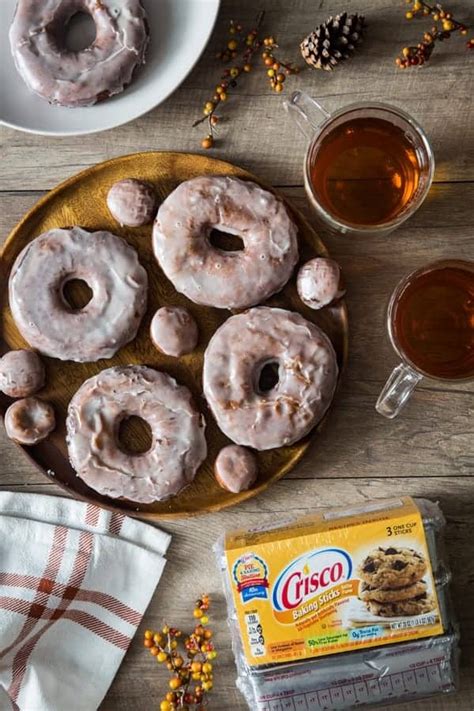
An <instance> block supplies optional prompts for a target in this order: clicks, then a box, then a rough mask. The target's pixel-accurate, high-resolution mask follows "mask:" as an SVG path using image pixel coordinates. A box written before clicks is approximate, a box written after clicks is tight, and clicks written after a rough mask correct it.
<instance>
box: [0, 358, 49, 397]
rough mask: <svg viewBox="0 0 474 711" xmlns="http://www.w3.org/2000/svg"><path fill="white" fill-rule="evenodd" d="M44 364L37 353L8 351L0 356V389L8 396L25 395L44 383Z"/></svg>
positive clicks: (38, 388)
mask: <svg viewBox="0 0 474 711" xmlns="http://www.w3.org/2000/svg"><path fill="white" fill-rule="evenodd" d="M44 380H45V372H44V365H43V363H42V362H41V359H40V357H39V355H38V354H37V353H35V352H34V351H29V350H26V349H21V350H18V351H8V353H5V355H4V356H3V357H2V358H0V391H1V392H3V393H5V395H8V397H27V396H28V395H33V394H34V393H36V392H38V390H41V388H42V387H43V385H44Z"/></svg>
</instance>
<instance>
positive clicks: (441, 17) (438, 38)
mask: <svg viewBox="0 0 474 711" xmlns="http://www.w3.org/2000/svg"><path fill="white" fill-rule="evenodd" d="M407 3H410V4H411V7H410V9H409V10H407V12H406V13H405V17H406V19H407V20H413V18H414V17H417V16H431V17H432V18H433V20H434V21H435V22H438V23H440V24H439V25H435V26H434V27H432V29H431V31H430V32H425V33H424V34H423V39H422V41H421V42H419V43H418V44H417V45H415V46H411V47H404V48H403V50H402V53H401V56H400V57H397V59H396V60H395V62H396V64H397V65H398V66H399V67H400V69H406V68H407V67H415V66H421V65H422V64H425V63H426V62H427V61H428V60H429V58H430V57H431V54H432V53H433V50H434V48H435V42H442V41H443V40H446V39H449V38H450V37H451V34H452V33H453V32H460V34H461V35H466V34H467V31H468V27H467V25H465V24H463V23H462V22H458V21H457V20H455V19H454V17H453V15H452V13H451V12H448V11H446V10H444V9H443V7H442V6H441V5H440V4H436V5H429V4H428V3H427V2H425V0H414V1H413V0H407ZM470 41H471V40H469V41H468V42H467V46H468V47H469V43H470Z"/></svg>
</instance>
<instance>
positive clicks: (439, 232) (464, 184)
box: [0, 0, 474, 711]
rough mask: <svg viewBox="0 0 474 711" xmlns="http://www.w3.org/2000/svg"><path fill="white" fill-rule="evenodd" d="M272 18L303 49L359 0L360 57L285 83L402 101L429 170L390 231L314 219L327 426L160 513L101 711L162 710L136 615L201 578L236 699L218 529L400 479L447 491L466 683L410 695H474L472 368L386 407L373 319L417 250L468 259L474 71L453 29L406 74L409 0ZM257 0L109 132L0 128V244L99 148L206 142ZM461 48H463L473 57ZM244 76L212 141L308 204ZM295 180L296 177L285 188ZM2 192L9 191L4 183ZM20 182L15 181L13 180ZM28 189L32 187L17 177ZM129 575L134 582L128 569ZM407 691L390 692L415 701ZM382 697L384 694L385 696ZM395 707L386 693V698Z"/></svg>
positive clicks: (439, 495) (254, 85) (373, 494)
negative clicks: (323, 248) (355, 236)
mask: <svg viewBox="0 0 474 711" xmlns="http://www.w3.org/2000/svg"><path fill="white" fill-rule="evenodd" d="M260 7H263V8H265V9H266V11H267V16H266V27H268V30H269V32H271V33H273V34H275V35H277V37H278V39H279V40H280V43H281V45H282V50H281V54H282V56H285V57H287V58H288V59H292V58H296V56H297V44H298V42H299V40H300V39H301V38H302V36H303V35H304V34H306V32H307V31H309V29H311V28H313V27H315V26H316V25H317V24H318V23H319V22H321V21H323V20H324V19H326V17H327V16H328V15H329V14H335V13H336V12H338V11H342V10H346V9H347V10H349V11H352V12H361V13H364V14H365V15H366V17H367V20H368V22H369V30H368V33H367V39H366V42H365V44H364V46H363V48H361V50H360V52H358V54H357V55H356V56H355V57H354V59H353V60H351V61H350V62H348V63H346V65H345V66H344V67H341V68H340V69H339V70H338V71H336V72H334V73H332V74H323V73H320V72H313V73H312V74H311V73H308V72H303V73H302V74H301V75H300V76H299V77H296V78H292V79H291V80H290V81H289V82H288V85H287V87H288V90H292V89H296V88H301V89H304V90H306V91H308V92H309V93H310V94H311V95H313V96H317V97H319V98H320V99H321V101H322V102H323V103H324V104H325V105H326V106H327V107H328V108H329V109H330V110H333V109H335V108H337V107H339V106H341V105H343V104H345V103H350V102H353V101H360V100H364V101H371V100H385V101H389V102H392V103H394V104H396V105H398V106H401V107H402V108H404V109H405V110H407V111H408V112H410V113H412V114H413V116H414V117H415V118H417V119H418V120H419V121H420V123H421V124H422V125H423V126H424V127H425V129H426V131H427V133H428V135H429V137H430V139H431V140H432V143H433V146H434V149H435V154H436V159H437V170H436V175H435V181H436V184H435V185H434V186H433V189H432V191H431V192H430V196H429V198H428V200H427V201H426V203H425V205H424V206H423V207H422V208H421V210H420V211H419V212H418V213H417V214H416V216H415V217H414V218H413V219H411V220H410V221H409V222H408V223H407V224H406V225H404V226H403V227H402V228H401V229H400V230H398V231H397V232H396V233H395V234H394V235H392V236H390V237H389V238H383V239H379V238H374V239H371V240H370V241H369V240H367V241H365V242H361V241H360V240H347V239H344V238H340V237H339V238H334V237H331V236H329V235H324V239H325V241H326V243H327V245H328V248H329V249H330V251H331V253H332V254H333V256H335V258H337V259H338V261H339V262H340V263H341V265H342V267H343V269H344V273H345V275H346V279H347V282H348V305H349V311H350V323H351V346H350V363H349V367H348V370H347V372H346V374H345V376H344V380H343V384H342V387H341V390H340V392H339V394H338V400H337V403H336V407H335V408H334V410H333V412H332V414H331V416H330V418H329V420H328V423H327V426H326V428H325V430H324V432H323V433H322V434H321V436H320V437H319V438H318V440H317V441H316V442H315V444H314V446H313V448H312V449H311V450H310V452H309V454H308V456H307V457H306V458H305V460H303V462H302V464H301V465H300V466H299V467H297V468H296V469H295V470H294V472H292V473H291V474H290V475H289V476H287V477H286V478H285V479H284V480H282V481H280V482H278V483H277V484H276V485H274V486H273V487H272V488H271V489H270V490H269V491H267V492H266V493H264V494H263V495H261V496H259V497H258V498H256V499H253V500H251V501H248V502H246V503H245V504H243V505H241V506H239V507H238V508H234V509H229V510H226V511H223V512H221V513H219V514H212V515H209V516H206V517H197V518H194V519H187V520H185V521H184V520H183V521H180V522H174V523H170V524H167V525H166V526H164V528H166V529H167V530H169V531H170V532H171V533H172V534H173V543H172V547H171V549H170V553H169V563H168V566H167V569H166V573H165V576H164V578H163V580H162V581H161V584H160V586H159V589H158V591H157V593H156V595H155V596H154V599H153V601H152V603H151V605H150V608H149V611H148V613H147V615H146V618H145V621H144V624H143V626H142V629H141V630H140V634H138V635H137V638H136V639H135V640H134V642H133V644H132V648H131V650H130V651H129V653H128V654H127V657H126V659H125V661H124V664H123V665H122V667H121V669H120V671H119V673H118V675H117V678H116V680H115V682H114V684H113V686H112V688H111V690H110V692H109V694H108V695H107V698H106V700H105V701H104V703H103V704H102V707H101V711H112V710H113V711H142V710H143V711H145V709H149V708H156V707H157V705H158V701H159V699H160V698H161V693H160V689H162V688H163V686H162V684H161V683H160V680H161V682H162V681H163V676H162V675H161V674H160V673H159V672H158V670H157V665H156V664H153V662H152V660H150V658H149V657H148V655H147V654H146V653H145V652H144V651H143V649H142V647H141V642H140V640H141V633H142V631H143V629H144V628H145V626H158V625H159V624H160V623H161V622H162V621H163V620H164V619H165V618H166V619H167V620H169V621H172V622H173V624H177V625H180V626H183V627H187V626H188V615H189V612H190V609H191V606H192V602H193V598H194V597H195V595H196V594H198V593H200V592H201V589H202V588H206V589H208V590H209V591H210V592H211V593H212V594H213V596H214V597H215V599H216V604H215V608H214V609H215V620H216V621H215V624H214V628H215V630H216V641H217V643H218V645H219V647H220V650H221V651H220V655H219V664H218V676H217V678H216V692H215V695H214V697H213V701H212V703H211V707H210V708H211V709H214V708H215V709H219V708H229V709H232V711H244V709H245V708H246V706H245V704H244V703H243V701H242V699H241V697H240V694H239V693H238V692H237V690H236V689H235V686H234V679H235V668H234V664H233V659H232V655H231V652H230V640H229V634H228V630H227V625H226V623H225V620H226V613H225V608H224V604H223V598H222V594H221V585H220V580H219V578H218V576H217V572H216V567H215V563H214V559H213V555H212V552H211V544H212V543H213V542H214V541H215V540H216V538H217V536H218V535H219V534H220V533H221V532H222V531H223V530H224V529H225V528H231V527H237V526H249V525H255V524H257V523H262V522H264V521H274V520H275V519H276V518H278V517H279V516H281V517H284V516H286V515H288V514H290V515H293V514H294V515H299V514H302V513H305V512H307V511H310V510H314V509H317V508H320V507H323V506H331V505H340V504H341V503H345V502H356V503H357V502H362V501H365V500H368V499H371V498H380V497H385V496H390V495H393V494H394V493H396V492H403V493H407V494H411V495H415V496H421V495H423V496H427V497H429V498H432V499H437V500H440V502H441V504H442V506H443V509H444V511H445V513H446V515H447V519H448V531H447V548H448V555H449V558H450V562H451V565H452V569H453V575H454V584H453V592H454V600H455V607H456V609H457V613H458V615H459V618H460V622H461V634H462V647H463V657H462V674H461V689H462V690H461V692H460V693H459V694H458V695H457V696H455V697H448V698H437V699H430V700H429V701H428V702H421V703H420V704H418V706H415V708H420V709H429V710H430V711H445V710H448V709H449V710H450V709H454V708H457V709H459V711H471V710H472V709H473V708H474V677H473V674H472V669H473V668H474V613H473V608H472V594H471V592H470V591H471V587H472V584H473V583H474V562H473V561H474V556H473V543H472V535H471V528H472V521H473V520H474V509H473V506H474V503H473V502H474V497H473V491H474V437H473V436H472V435H473V426H472V422H473V412H474V400H473V384H471V385H459V386H456V387H453V388H449V387H446V386H445V385H444V384H440V383H435V382H428V381H427V382H426V383H424V385H423V386H422V387H421V388H419V390H418V392H417V394H416V396H415V398H414V400H413V401H412V402H411V403H410V405H409V406H408V408H407V409H406V411H405V412H404V414H403V416H402V417H401V418H400V419H399V420H397V421H396V422H386V421H385V420H383V419H382V418H381V417H379V416H377V415H376V413H375V411H374V409H373V404H374V401H375V398H376V396H377V393H378V391H379V390H380V387H381V385H382V383H383V381H384V379H385V377H386V376H387V374H388V372H389V370H390V367H391V366H392V365H394V364H395V362H396V358H395V356H394V354H393V353H392V351H391V349H390V347H389V344H388V342H387V340H386V339H385V338H383V337H382V334H383V314H384V309H385V303H386V300H387V298H388V294H389V293H390V291H391V289H392V287H393V286H394V285H395V284H396V282H397V281H398V279H399V278H400V277H402V276H403V275H404V274H405V273H407V272H409V271H411V270H412V269H414V268H416V267H418V266H421V265H422V264H424V263H426V262H427V261H432V260H434V259H437V258H442V257H447V256H458V257H467V258H472V205H473V204H474V111H473V108H474V73H473V72H472V58H470V57H469V55H468V53H467V52H465V51H463V48H462V44H463V42H462V40H461V39H459V38H453V39H451V40H450V41H449V42H448V43H445V44H444V45H443V46H442V47H441V48H440V49H438V50H437V51H436V53H435V55H434V57H433V59H432V61H431V63H430V64H429V65H428V66H427V67H425V68H424V69H422V70H420V71H413V72H412V71H408V72H400V71H399V70H397V69H396V68H395V67H394V65H393V58H394V56H395V55H396V53H397V50H398V49H399V48H400V47H402V46H403V45H405V44H409V43H412V42H413V41H417V40H418V37H419V36H420V33H421V31H422V28H423V27H424V23H423V22H413V23H407V22H406V21H405V20H404V18H403V15H404V10H405V8H404V3H403V2H402V0H400V2H395V3H393V2H387V0H331V2H329V0H319V2H318V3H313V2H308V0H293V2H292V3H291V10H290V9H289V4H288V3H287V2H286V1H285V0H261V2H259V3H258V8H260ZM256 10H257V6H256V5H255V4H253V3H246V4H244V3H241V2H240V0H223V3H222V10H221V15H220V18H219V21H218V24H217V26H216V31H215V32H214V36H213V38H212V40H211V43H210V45H209V48H208V50H207V51H206V52H205V54H204V55H203V57H202V59H201V61H200V62H199V65H198V66H197V67H196V69H195V70H194V71H193V72H192V73H191V75H190V76H189V78H188V80H187V81H186V82H185V83H184V85H183V86H182V87H181V88H180V89H178V90H177V91H176V92H175V94H174V95H173V97H172V98H171V99H170V100H169V101H168V102H166V103H165V104H164V105H163V106H161V107H159V108H157V109H156V110H154V111H153V112H151V113H150V114H149V115H147V116H145V117H143V118H142V119H139V120H138V121H135V122H134V123H132V124H130V125H128V126H124V127H122V128H120V129H117V130H115V131H109V132H107V133H104V134H100V135H96V136H86V137H79V138H67V139H61V140H57V139H50V138H42V137H37V136H30V135H26V134H21V133H17V132H14V131H11V130H9V129H5V128H4V127H0V152H1V155H2V171H1V175H0V243H1V242H2V241H3V239H4V238H5V237H6V235H7V233H8V232H9V230H10V229H11V228H12V226H13V225H14V224H15V223H16V222H17V221H18V220H19V219H20V217H21V216H22V215H23V213H24V212H25V211H26V210H27V209H29V207H31V205H32V204H33V203H34V202H35V201H36V200H37V199H38V197H39V196H40V194H41V193H40V192H38V191H41V190H45V189H49V188H51V187H53V186H54V185H55V184H56V183H57V182H59V181H60V180H62V179H64V178H66V177H68V176H70V175H72V174H73V173H75V172H77V171H78V170H81V169H83V168H86V167H88V166H89V165H92V164H94V163H96V162H98V161H100V160H104V159H107V158H111V157H114V156H117V155H121V154H124V153H131V152H134V151H139V150H160V149H161V150H167V149H180V150H191V151H199V150H200V149H199V139H200V136H201V134H202V133H203V131H202V129H195V130H192V129H191V128H190V125H191V123H192V121H193V120H194V118H196V117H197V116H198V115H199V113H200V110H201V105H202V103H203V101H204V100H206V99H207V98H208V96H209V93H210V91H211V89H212V87H213V85H214V84H215V83H216V79H217V76H218V71H219V70H218V66H217V64H216V61H215V59H214V54H215V51H216V49H217V48H220V47H221V46H222V44H223V42H224V41H225V28H226V24H227V22H228V21H229V19H230V18H235V19H239V20H242V21H243V22H244V23H245V24H246V25H247V23H251V22H252V21H253V17H254V15H255V13H256ZM456 16H457V17H459V19H464V20H471V22H472V21H473V20H474V16H473V8H472V2H471V0H456ZM470 61H471V64H469V62H470ZM247 79H248V80H247V81H246V82H245V83H239V86H238V88H237V89H236V90H235V92H234V96H232V97H231V98H230V99H229V101H228V103H227V104H226V109H225V112H226V113H228V116H229V120H228V121H223V122H222V128H221V131H220V136H221V137H222V139H223V140H222V142H221V144H220V146H219V147H218V149H217V150H216V151H215V156H216V157H221V158H224V159H227V160H230V161H232V162H234V163H237V164H241V165H242V166H243V167H246V168H248V169H250V170H252V171H254V172H255V173H256V174H257V175H259V176H260V177H261V178H262V179H263V180H266V181H268V182H270V183H272V184H274V185H280V186H287V187H286V189H285V194H286V195H287V196H288V197H290V198H291V200H292V201H293V202H294V204H295V205H296V206H297V207H299V208H300V209H302V210H303V211H304V212H305V213H306V215H307V216H308V217H310V218H311V213H310V211H309V209H308V206H307V203H306V200H305V197H304V192H303V190H302V188H301V187H300V186H301V183H302V158H303V153H304V145H305V141H304V139H303V137H301V136H299V134H298V133H297V131H296V129H295V128H294V127H293V125H292V124H291V123H290V121H289V119H288V118H287V117H286V115H285V113H284V112H283V109H282V106H281V102H282V97H281V96H278V95H275V94H271V93H269V91H268V90H267V86H266V84H265V82H264V80H263V79H262V77H261V76H258V75H257V73H256V72H254V73H253V74H251V75H250V76H249V77H248V78H247ZM292 186H294V187H292ZM1 191H4V192H3V193H2V192H1ZM14 191H21V192H14ZM25 191H33V192H25ZM2 488H17V489H19V490H22V491H41V492H43V493H46V492H48V493H52V494H53V493H54V494H62V493H63V492H62V490H60V489H59V487H56V486H54V485H52V484H50V483H48V482H47V481H46V479H44V478H43V476H42V475H41V474H40V473H39V472H38V471H36V469H35V468H34V467H33V466H32V465H31V464H30V463H29V462H28V460H27V459H26V458H25V457H23V456H22V455H21V453H20V452H18V450H16V448H14V447H13V446H12V445H11V443H10V442H8V441H7V440H6V438H5V435H4V433H3V430H2V431H1V432H0V489H2ZM137 584H139V583H138V581H137ZM411 707H412V704H406V705H402V706H399V707H398V708H400V709H402V711H408V709H409V708H411ZM379 708H380V707H379ZM386 708H387V710H388V707H386Z"/></svg>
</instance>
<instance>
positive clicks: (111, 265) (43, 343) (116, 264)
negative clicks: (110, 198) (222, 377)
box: [9, 227, 148, 363]
mask: <svg viewBox="0 0 474 711" xmlns="http://www.w3.org/2000/svg"><path fill="white" fill-rule="evenodd" d="M71 280H82V281H85V282H86V284H88V286H89V287H90V289H91V290H92V298H91V300H90V301H89V303H87V304H86V305H85V306H84V307H83V308H82V309H73V308H72V307H71V306H70V305H69V303H68V302H67V300H66V299H65V296H64V288H65V286H66V284H67V283H68V282H69V281H71ZM147 287H148V277H147V273H146V271H145V269H144V268H143V267H142V266H141V264H140V263H139V261H138V256H137V253H136V251H135V250H134V249H133V247H131V246H130V245H129V244H127V242H125V241H124V240H123V239H121V238H120V237H117V236H116V235H114V234H112V233H111V232H87V231H86V230H83V229H82V228H80V227H73V228H72V229H53V230H50V231H49V232H45V233H44V234H42V235H40V236H39V237H37V238H36V239H34V240H33V241H32V242H30V243H29V244H27V246H26V247H25V248H24V249H23V251H22V252H20V254H19V255H18V257H17V258H16V260H15V263H14V265H13V268H12V271H11V274H10V280H9V299H10V308H11V311H12V315H13V318H14V320H15V323H16V325H17V327H18V329H19V331H20V333H21V334H22V336H23V337H24V338H25V339H26V341H27V342H28V343H29V344H30V346H32V347H33V348H36V350H38V351H39V352H40V353H44V354H45V355H48V356H52V357H53V358H59V359H60V360H73V361H77V362H80V363H83V362H92V361H96V360H99V359H100V358H111V357H112V356H113V355H114V354H115V353H116V352H117V351H118V349H119V348H121V347H122V346H123V345H125V344H126V343H128V342H129V341H131V340H132V339H133V338H135V336H136V333H137V330H138V326H139V325H140V321H141V319H142V316H143V314H144V312H145V309H146V302H147Z"/></svg>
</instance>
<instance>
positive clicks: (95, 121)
mask: <svg viewBox="0 0 474 711" xmlns="http://www.w3.org/2000/svg"><path fill="white" fill-rule="evenodd" d="M42 1H43V0H38V2H42ZM142 1H143V5H144V7H145V9H146V11H147V15H148V22H149V24H150V33H151V38H150V46H149V48H148V52H147V62H146V64H145V65H144V66H143V67H141V68H140V69H139V70H138V71H137V73H136V75H135V77H134V80H133V82H132V83H131V85H130V86H129V87H128V88H127V89H126V90H125V91H124V92H123V93H122V94H119V95H118V96H115V97H113V98H111V99H108V100H107V101H104V102H102V103H100V104H97V105H95V106H91V107H88V108H80V109H67V108H62V107H58V106H50V105H49V104H48V102H47V101H45V100H44V99H41V98H39V97H38V96H35V94H33V93H31V92H30V91H29V89H28V88H27V87H26V85H25V84H24V82H23V80H22V78H21V77H20V75H19V74H18V72H17V70H16V68H15V64H14V62H13V58H12V56H11V53H10V43H9V40H8V30H9V28H10V24H11V20H12V18H13V14H14V11H15V7H16V0H0V123H3V124H5V125H7V126H11V127H12V128H17V129H19V130H20V131H27V132H29V133H39V134H43V135H50V136H73V135H79V134H85V133H95V132H97V131H105V130H106V129H109V128H115V127H116V126H121V125H122V124H124V123H127V122H128V121H132V120H133V119H135V118H138V116H142V115H143V114H145V113H146V112H147V111H150V110H151V109H153V108H154V107H155V106H158V104H160V103H161V102H162V101H164V100H165V99H166V98H167V97H168V96H169V95H170V94H171V93H172V92H173V91H174V90H175V89H176V88H177V87H178V86H179V85H180V84H181V82H182V81H183V80H184V78H185V77H186V76H187V74H188V73H189V72H190V71H191V69H192V68H193V67H194V65H195V64H196V62H197V60H198V59H199V57H200V55H201V53H202V51H203V49H204V47H205V46H206V44H207V41H208V39H209V37H210V34H211V32H212V29H213V27H214V23H215V21H216V17H217V13H218V10H219V5H220V0H142Z"/></svg>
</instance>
